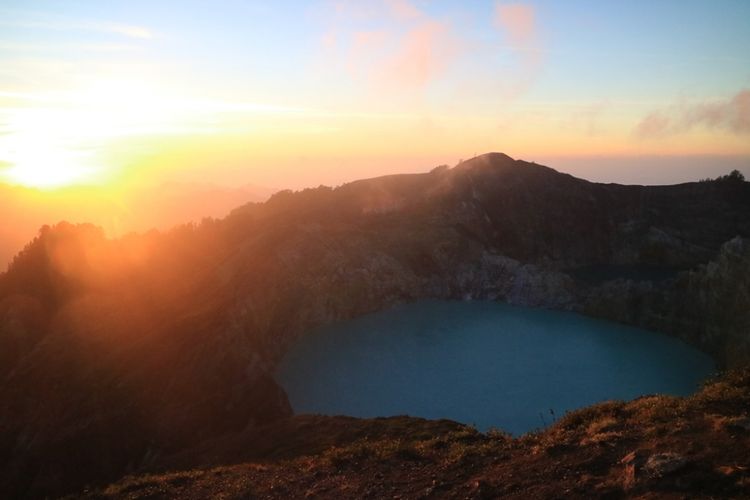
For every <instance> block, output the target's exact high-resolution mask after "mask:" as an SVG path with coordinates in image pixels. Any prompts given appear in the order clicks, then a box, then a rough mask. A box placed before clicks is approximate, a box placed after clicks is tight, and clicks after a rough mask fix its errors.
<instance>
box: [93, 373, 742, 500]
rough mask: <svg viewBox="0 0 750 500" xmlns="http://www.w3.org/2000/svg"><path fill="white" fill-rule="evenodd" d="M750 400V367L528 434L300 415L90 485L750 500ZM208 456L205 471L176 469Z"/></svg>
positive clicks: (319, 493) (228, 494) (153, 492)
mask: <svg viewBox="0 0 750 500" xmlns="http://www.w3.org/2000/svg"><path fill="white" fill-rule="evenodd" d="M748 408H750V370H741V371H735V372H732V373H729V374H727V375H725V376H723V377H722V378H719V379H717V380H714V381H712V382H710V383H708V384H707V385H706V386H705V387H704V388H703V389H702V390H701V391H700V392H698V393H697V394H695V395H693V396H691V397H687V398H676V397H666V396H646V397H642V398H640V399H637V400H635V401H632V402H627V403H623V402H615V401H613V402H606V403H602V404H598V405H594V406H591V407H588V408H584V409H582V410H578V411H575V412H572V413H569V414H567V415H565V416H564V417H562V418H561V419H560V420H558V421H557V422H556V423H555V424H554V425H552V426H551V427H550V428H548V429H547V430H544V431H541V432H537V433H531V434H528V435H526V436H523V437H520V438H516V439H513V438H511V437H509V436H508V435H505V434H503V433H500V432H489V433H486V434H482V433H479V432H477V431H476V430H474V429H473V428H471V427H467V426H464V425H460V424H456V423H454V422H450V421H429V420H422V419H417V418H410V417H392V418H381V419H366V420H365V419H362V420H360V419H354V418H347V417H322V416H310V415H301V416H297V417H293V418H291V419H288V420H284V421H281V422H278V423H276V424H273V425H271V426H268V427H266V428H263V429H258V430H257V431H253V432H247V433H244V434H241V435H238V436H236V437H235V438H233V439H232V440H222V441H216V442H213V443H206V444H205V445H204V446H203V447H200V448H196V449H194V450H192V451H191V452H188V453H186V454H183V455H182V456H180V457H174V458H172V459H171V460H172V463H171V464H170V463H169V460H167V461H166V462H165V464H163V465H162V467H165V468H167V469H170V468H171V469H173V470H172V471H170V472H165V473H156V474H143V475H135V476H129V477H126V478H124V479H122V480H121V481H119V482H117V483H114V484H112V485H110V486H108V487H106V488H102V489H100V490H96V491H89V492H87V493H86V495H85V496H84V497H85V498H90V499H94V498H107V499H138V498H187V499H191V498H195V499H198V498H207V497H221V498H301V497H306V498H385V497H388V498H391V497H398V498H440V497H451V498H452V497H456V498H494V497H507V498H560V496H563V497H566V498H575V497H578V498H591V497H592V496H596V497H601V496H606V497H612V498H618V497H623V496H624V497H647V498H656V497H658V498H685V496H686V495H687V496H689V497H690V498H731V497H736V498H746V497H747V496H748V495H750V415H748V414H747V410H748ZM271 442H273V443H274V444H273V445H271ZM251 450H255V451H254V452H253V451H251ZM253 454H255V456H254V457H252V455H253ZM191 455H192V456H191ZM243 455H244V457H243ZM198 457H202V458H203V459H204V460H207V461H206V463H205V464H204V465H205V466H204V467H201V468H200V469H192V470H178V468H175V466H176V465H177V464H179V463H180V462H190V461H191V460H196V459H199V458H198Z"/></svg>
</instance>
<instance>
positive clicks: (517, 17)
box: [493, 2, 546, 98]
mask: <svg viewBox="0 0 750 500" xmlns="http://www.w3.org/2000/svg"><path fill="white" fill-rule="evenodd" d="M493 24H494V26H495V28H496V29H497V30H498V31H499V32H500V33H501V34H502V36H503V37H504V39H505V42H506V48H507V50H509V51H510V52H511V53H512V54H513V55H514V56H515V58H516V61H517V63H516V67H515V69H514V71H513V72H512V74H510V75H508V77H509V78H508V80H507V81H505V82H504V84H503V86H504V88H503V90H504V92H503V93H504V94H505V95H504V97H505V98H513V97H516V96H518V95H520V94H522V93H523V92H525V91H526V90H527V89H528V88H529V87H530V86H531V84H532V83H533V82H534V81H535V80H536V78H537V76H538V74H539V71H540V70H541V68H542V64H543V62H544V57H545V54H546V50H545V49H544V47H543V45H542V38H541V36H540V33H539V26H538V22H537V15H536V9H535V8H534V7H533V6H531V5H527V4H522V3H511V4H509V3H504V2H497V3H496V4H495V15H494V18H493Z"/></svg>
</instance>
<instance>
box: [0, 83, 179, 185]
mask: <svg viewBox="0 0 750 500" xmlns="http://www.w3.org/2000/svg"><path fill="white" fill-rule="evenodd" d="M25 104H26V105H25V106H19V107H16V108H13V109H12V110H11V111H10V112H9V113H8V114H7V122H8V133H6V134H4V135H0V159H2V161H3V163H4V164H5V165H6V166H5V167H0V179H2V180H4V181H6V182H10V183H13V184H21V185H24V186H27V187H34V188H44V189H48V188H58V187H64V186H69V185H73V184H90V183H101V182H103V181H106V180H107V179H108V178H109V177H110V174H111V173H112V172H111V170H112V167H113V166H112V165H108V164H106V162H104V161H103V160H102V158H101V155H100V153H101V151H102V150H103V149H105V146H106V145H107V144H109V143H112V142H113V141H116V140H118V139H122V138H125V137H128V136H133V135H141V134H142V135H148V134H154V133H156V134H159V133H164V132H165V131H169V130H170V127H171V128H174V126H175V123H176V120H175V116H174V111H175V110H174V109H173V107H170V105H169V100H168V99H165V98H163V94H159V93H157V92H156V90H155V89H154V88H152V87H149V86H148V85H147V84H145V83H143V82H134V81H127V80H101V81H97V82H93V83H92V84H90V85H87V86H84V87H81V88H80V89H78V90H77V91H75V92H72V93H67V94H63V95H53V96H41V97H38V98H35V99H34V100H29V102H27V103H25Z"/></svg>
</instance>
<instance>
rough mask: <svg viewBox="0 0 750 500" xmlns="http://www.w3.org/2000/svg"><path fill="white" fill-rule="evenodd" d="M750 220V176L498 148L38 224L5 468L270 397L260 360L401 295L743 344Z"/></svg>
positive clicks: (4, 422)
mask: <svg viewBox="0 0 750 500" xmlns="http://www.w3.org/2000/svg"><path fill="white" fill-rule="evenodd" d="M737 236H740V238H739V239H737V238H736V237H737ZM749 236H750V183H743V182H706V183H690V184H684V185H678V186H659V187H656V186H650V187H648V186H647V187H644V186H619V185H603V184H593V183H589V182H586V181H583V180H581V179H576V178H573V177H571V176H568V175H564V174H560V173H557V172H555V171H554V170H551V169H549V168H546V167H542V166H540V165H536V164H531V163H525V162H521V161H514V160H512V159H511V158H509V157H507V156H505V155H501V154H490V155H484V156H481V157H478V158H475V159H472V160H469V161H467V162H464V163H462V164H460V165H458V166H457V167H455V168H453V169H437V170H435V171H433V172H431V173H428V174H419V175H400V176H389V177H382V178H377V179H370V180H364V181H358V182H354V183H351V184H347V185H344V186H341V187H339V188H336V189H330V188H323V187H321V188H318V189H313V190H305V191H302V192H299V193H290V192H282V193H279V194H277V195H275V196H274V197H272V198H271V199H270V200H269V201H268V202H266V203H264V204H250V205H246V206H244V207H241V208H239V209H237V210H235V212H233V213H232V214H231V215H230V216H229V217H227V218H226V219H224V220H221V221H206V222H204V223H203V224H201V225H200V226H197V227H196V226H185V227H181V228H176V229H175V230H173V231H171V232H169V233H166V234H156V233H151V234H147V235H142V236H131V237H128V238H125V239H122V240H117V241H108V240H106V239H104V238H103V237H102V235H101V233H100V232H98V231H96V230H95V229H94V228H91V227H73V226H69V225H60V226H57V227H55V228H52V229H49V228H47V229H44V230H43V231H42V233H41V234H40V237H39V238H37V240H35V241H34V242H33V243H31V244H30V245H29V246H28V247H27V249H26V250H25V251H24V252H22V253H21V254H20V255H19V256H18V257H17V258H16V260H15V261H14V263H13V264H12V265H11V266H10V268H9V270H8V272H7V273H5V274H4V275H0V357H1V358H0V361H2V366H0V376H1V377H2V381H1V382H0V444H1V445H2V446H0V467H1V468H2V470H3V471H4V472H3V474H2V478H0V480H1V481H2V489H3V490H4V491H13V492H17V493H18V494H33V495H34V494H35V495H39V494H47V493H56V492H60V491H65V490H66V489H69V488H75V487H78V486H80V485H81V484H83V483H85V482H86V481H91V480H107V479H111V478H113V477H114V476H117V475H119V474H121V473H122V472H123V471H126V470H128V469H129V468H134V467H138V466H139V465H142V464H144V463H148V462H149V461H150V460H154V459H155V458H156V457H158V456H159V455H160V454H163V453H171V452H174V451H175V450H179V449H181V448H183V447H185V446H187V445H189V444H194V443H195V442H196V441H199V440H201V439H209V438H214V437H216V436H219V435H223V434H226V433H228V432H235V431H237V430H238V429H241V428H243V427H246V426H252V425H255V424H257V423H262V422H267V421H273V420H275V419H278V418H280V417H283V416H286V415H288V414H289V413H290V409H289V405H288V403H287V402H286V399H285V396H284V393H283V391H282V390H281V389H280V388H279V387H278V386H277V385H276V384H275V383H274V381H273V379H272V376H271V374H272V373H273V369H274V367H275V365H276V363H277V362H278V360H279V359H280V357H281V356H282V355H283V354H284V352H285V351H286V349H287V348H288V347H289V345H290V344H291V343H292V342H293V341H294V340H295V339H296V338H298V337H299V336H300V335H303V334H304V333H305V332H307V331H309V330H310V329H311V328H313V327H315V326H318V325H321V324H325V323H329V322H331V321H336V320H339V319H344V318H351V317H354V316H357V315H360V314H363V313H367V312H372V311H375V310H379V309H382V308H385V307H388V306H390V305H393V304H396V303H401V302H407V301H412V300H417V299H420V298H427V297H430V298H450V299H469V298H471V299H490V300H504V301H508V302H511V303H515V304H525V305H534V306H543V307H555V308H563V309H571V310H579V311H582V312H585V313H587V314H592V315H597V316H602V317H606V318H610V319H614V320H618V321H622V322H626V323H630V324H635V325H639V326H645V327H649V328H654V329H658V330H662V331H666V332H670V333H673V334H676V335H679V336H680V337H682V338H684V339H686V340H688V341H690V342H693V343H695V344H696V345H698V346H700V347H702V348H704V349H706V350H708V351H709V352H711V353H713V354H714V355H715V356H716V357H717V359H718V360H719V361H720V362H722V363H725V364H742V363H746V362H747V360H748V351H747V345H748V332H749V330H748V315H750V302H749V297H748V295H749V294H748V274H750V273H748V250H747V249H748V246H750V245H748V243H747V241H746V240H743V239H742V238H743V237H744V238H747V237H749ZM726 242H729V243H726ZM725 243H726V244H725ZM723 244H725V245H724V246H723V247H722V245H723ZM634 270H635V271H637V272H634ZM727 313H730V314H729V315H728V314H727ZM70 457H76V458H75V460H71V459H70Z"/></svg>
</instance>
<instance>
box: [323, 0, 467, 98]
mask: <svg viewBox="0 0 750 500" xmlns="http://www.w3.org/2000/svg"><path fill="white" fill-rule="evenodd" d="M331 5H332V7H333V8H332V9H331V11H330V12H331V13H330V16H329V17H328V19H327V21H328V24H329V28H328V29H327V31H326V32H325V33H324V34H323V35H322V37H321V42H322V46H323V49H324V51H325V52H326V54H327V55H326V59H327V63H328V64H329V65H331V66H334V67H335V66H339V67H343V68H344V69H345V70H346V71H347V72H348V73H349V75H350V76H351V77H353V78H355V79H364V80H366V81H367V82H368V83H369V84H374V85H376V86H378V87H381V88H387V89H390V90H419V89H423V88H424V87H426V86H427V85H429V84H430V83H431V82H432V81H434V80H435V79H437V78H439V77H440V76H441V75H442V74H443V71H444V69H445V68H446V66H447V64H448V62H450V60H451V59H452V58H453V57H454V56H455V53H456V50H455V43H454V42H455V40H454V39H453V33H452V29H451V25H450V23H449V22H448V21H446V20H441V19H436V18H435V17H433V16H431V15H429V14H428V13H426V12H424V11H423V10H421V9H419V8H418V7H417V6H416V5H415V4H413V3H412V2H410V1H408V0H382V1H378V2H366V3H348V2H335V3H333V4H331ZM373 26H375V27H376V28H375V29H373Z"/></svg>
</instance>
